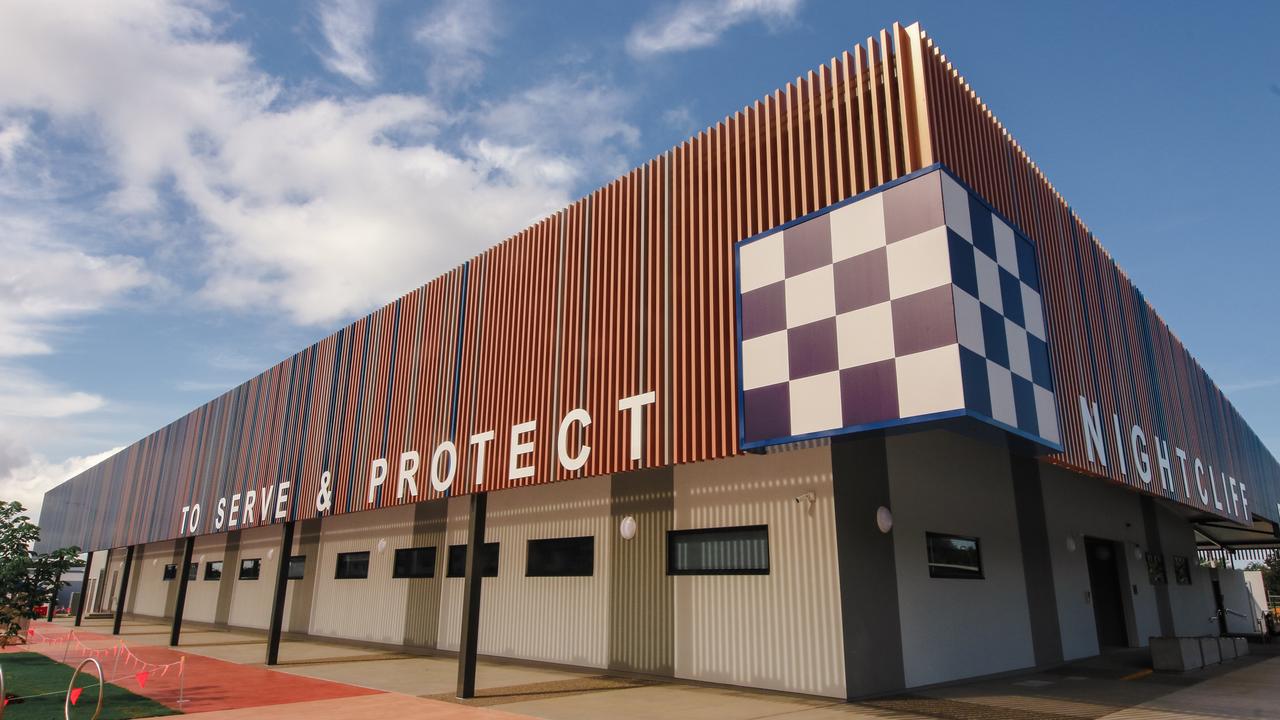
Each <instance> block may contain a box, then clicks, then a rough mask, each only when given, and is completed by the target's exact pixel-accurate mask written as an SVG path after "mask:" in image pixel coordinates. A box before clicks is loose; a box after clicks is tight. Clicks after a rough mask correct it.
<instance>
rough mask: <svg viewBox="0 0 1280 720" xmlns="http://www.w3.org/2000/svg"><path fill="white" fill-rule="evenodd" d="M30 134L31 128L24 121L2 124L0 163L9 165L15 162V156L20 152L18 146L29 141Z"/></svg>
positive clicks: (0, 126)
mask: <svg viewBox="0 0 1280 720" xmlns="http://www.w3.org/2000/svg"><path fill="white" fill-rule="evenodd" d="M28 134H30V130H29V129H28V127H27V124H26V123H24V122H20V121H17V120H14V121H12V122H8V123H5V124H4V125H0V165H8V164H11V163H12V162H13V156H14V154H15V153H16V152H18V146H20V145H22V144H23V143H25V142H26V141H27V135H28Z"/></svg>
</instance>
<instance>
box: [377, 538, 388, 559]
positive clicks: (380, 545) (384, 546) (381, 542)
mask: <svg viewBox="0 0 1280 720" xmlns="http://www.w3.org/2000/svg"><path fill="white" fill-rule="evenodd" d="M386 549H387V539H386V538H382V539H381V540H379V541H378V554H379V555H381V554H382V552H383V551H384V550H386Z"/></svg>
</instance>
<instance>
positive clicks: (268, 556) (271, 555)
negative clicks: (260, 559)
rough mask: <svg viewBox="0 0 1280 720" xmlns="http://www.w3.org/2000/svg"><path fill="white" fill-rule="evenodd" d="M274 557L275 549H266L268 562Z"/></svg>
mask: <svg viewBox="0 0 1280 720" xmlns="http://www.w3.org/2000/svg"><path fill="white" fill-rule="evenodd" d="M275 555H276V549H275V548H267V559H268V560H270V559H271V558H273V557H275Z"/></svg>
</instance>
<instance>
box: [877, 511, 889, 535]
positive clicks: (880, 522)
mask: <svg viewBox="0 0 1280 720" xmlns="http://www.w3.org/2000/svg"><path fill="white" fill-rule="evenodd" d="M876 527H878V528H880V532H882V533H886V534H887V533H888V532H889V531H890V530H892V529H893V511H892V510H890V509H889V508H887V507H885V506H883V505H881V506H880V507H878V508H876Z"/></svg>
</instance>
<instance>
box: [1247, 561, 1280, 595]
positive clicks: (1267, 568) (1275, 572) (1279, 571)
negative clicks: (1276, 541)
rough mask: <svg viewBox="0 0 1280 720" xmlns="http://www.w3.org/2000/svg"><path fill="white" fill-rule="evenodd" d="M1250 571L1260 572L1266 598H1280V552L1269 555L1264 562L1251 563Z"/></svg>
mask: <svg viewBox="0 0 1280 720" xmlns="http://www.w3.org/2000/svg"><path fill="white" fill-rule="evenodd" d="M1248 569H1250V570H1261V571H1262V585H1263V587H1265V588H1266V589H1267V596H1268V598H1271V597H1276V596H1280V552H1274V553H1271V555H1270V556H1269V557H1268V558H1267V560H1266V562H1260V563H1252V564H1250V565H1249V568H1248Z"/></svg>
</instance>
